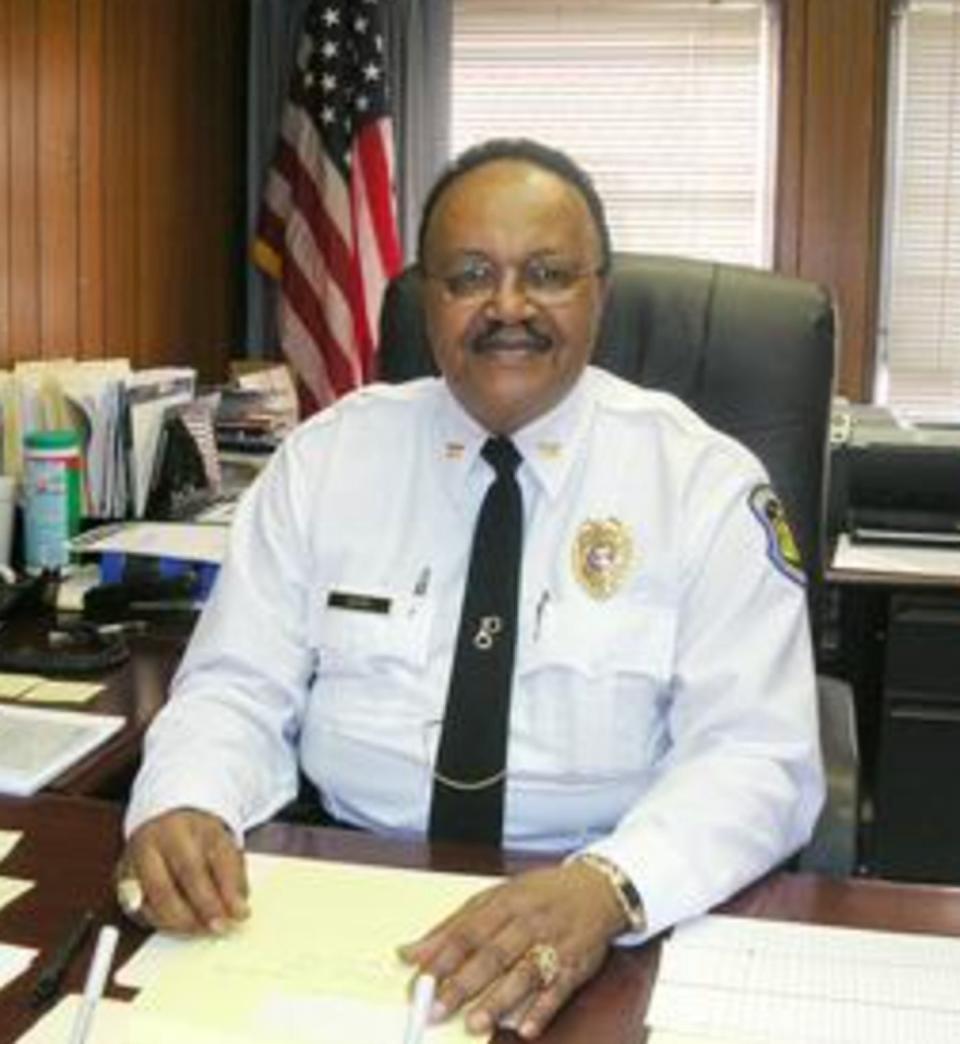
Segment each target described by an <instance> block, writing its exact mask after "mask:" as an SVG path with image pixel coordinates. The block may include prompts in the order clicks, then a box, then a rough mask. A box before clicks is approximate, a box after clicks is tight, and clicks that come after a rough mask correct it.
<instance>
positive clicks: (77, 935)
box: [30, 910, 95, 1007]
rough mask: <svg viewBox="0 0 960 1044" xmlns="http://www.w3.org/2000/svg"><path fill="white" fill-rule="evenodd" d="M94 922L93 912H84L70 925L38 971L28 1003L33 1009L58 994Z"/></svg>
mask: <svg viewBox="0 0 960 1044" xmlns="http://www.w3.org/2000/svg"><path fill="white" fill-rule="evenodd" d="M94 920H95V918H94V915H93V911H92V910H85V911H84V912H83V913H82V914H81V915H80V918H79V919H78V920H77V921H75V922H74V923H73V924H71V925H70V931H69V932H68V933H67V934H66V936H64V938H63V940H62V941H61V942H60V943H59V944H58V946H57V947H56V949H55V950H54V951H53V953H52V954H51V956H50V960H49V961H48V962H47V963H46V964H45V965H44V966H43V967H42V968H41V969H40V974H39V975H38V976H37V981H36V982H35V983H34V984H33V990H32V991H31V993H30V1003H31V1004H32V1005H33V1006H34V1007H39V1006H40V1005H41V1004H45V1003H46V1002H47V1001H48V1000H52V999H53V998H54V997H55V996H56V995H57V994H58V993H59V992H60V987H61V986H62V985H63V979H64V976H65V975H66V974H67V969H68V968H69V967H70V962H71V961H72V960H73V959H74V957H76V955H77V954H78V953H79V952H80V950H81V949H82V948H83V944H84V943H85V942H86V941H87V936H88V935H89V934H90V929H91V928H92V927H93V922H94Z"/></svg>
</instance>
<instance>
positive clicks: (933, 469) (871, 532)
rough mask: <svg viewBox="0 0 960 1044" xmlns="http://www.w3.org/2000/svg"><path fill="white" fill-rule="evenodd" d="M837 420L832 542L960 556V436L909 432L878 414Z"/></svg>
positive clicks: (854, 413) (854, 409)
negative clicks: (948, 550)
mask: <svg viewBox="0 0 960 1044" xmlns="http://www.w3.org/2000/svg"><path fill="white" fill-rule="evenodd" d="M834 412H835V415H834V422H833V425H832V438H831V460H830V475H831V478H830V495H829V498H828V515H829V517H828V526H829V528H830V531H831V535H836V534H837V533H839V532H846V533H848V534H849V536H850V539H851V540H853V541H855V542H857V541H859V542H868V541H871V542H881V543H902V544H916V545H928V546H943V547H957V548H960V428H953V427H948V426H941V427H934V426H923V425H914V424H910V423H908V422H905V421H903V420H901V419H899V418H898V417H897V416H896V414H894V413H893V412H892V411H890V410H889V409H886V408H885V407H882V406H858V405H851V404H843V403H841V404H840V405H839V406H838V407H837V408H835V411H834Z"/></svg>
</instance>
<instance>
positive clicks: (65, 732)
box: [0, 706, 124, 796]
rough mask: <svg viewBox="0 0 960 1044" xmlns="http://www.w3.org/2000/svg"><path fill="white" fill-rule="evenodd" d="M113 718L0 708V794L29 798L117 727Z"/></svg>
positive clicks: (119, 720)
mask: <svg viewBox="0 0 960 1044" xmlns="http://www.w3.org/2000/svg"><path fill="white" fill-rule="evenodd" d="M123 723H124V719H123V718H121V717H118V716H116V715H109V714H90V713H86V712H77V711H65V710H52V709H47V708H40V707H9V706H0V794H15V795H18V796H23V795H27V794H33V793H35V792H36V791H37V790H39V789H40V787H42V786H44V785H45V784H47V783H49V782H50V780H52V779H54V778H55V777H57V776H58V775H60V773H61V772H64V771H66V770H67V769H68V768H70V767H71V766H72V765H74V764H76V763H77V762H78V761H80V759H81V758H83V757H85V756H86V755H87V754H89V753H90V751H92V750H94V749H96V748H97V747H98V746H100V744H102V743H104V742H105V741H106V740H107V739H109V737H110V736H112V735H113V734H114V733H115V732H118V731H119V730H120V729H121V728H122V727H123Z"/></svg>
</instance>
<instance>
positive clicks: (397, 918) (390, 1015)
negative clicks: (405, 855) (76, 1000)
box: [130, 856, 498, 1044]
mask: <svg viewBox="0 0 960 1044" xmlns="http://www.w3.org/2000/svg"><path fill="white" fill-rule="evenodd" d="M261 860H262V862H263V863H265V864H266V866H265V867H264V872H263V873H262V874H261V873H260V872H259V871H258V873H257V875H256V880H255V883H254V887H253V892H252V896H251V905H252V914H251V917H250V919H249V920H248V921H246V922H245V923H244V924H242V925H241V926H239V927H238V928H237V929H236V930H235V931H234V932H232V933H231V934H230V935H229V936H227V937H225V938H204V939H197V940H194V941H192V942H191V943H190V944H189V945H186V946H183V947H182V948H180V949H179V950H178V951H177V952H176V953H175V954H172V955H171V956H170V958H169V959H168V960H167V961H166V962H165V963H164V965H163V967H162V970H161V971H160V972H159V973H158V975H157V977H156V978H155V979H152V980H151V981H150V982H149V984H148V985H147V987H146V989H144V990H143V991H142V993H141V994H140V995H139V997H138V998H137V1000H136V1001H135V1002H134V1005H133V1012H132V1016H133V1018H132V1020H131V1026H130V1041H131V1044H169V1042H170V1041H172V1040H175V1041H177V1044H201V1042H204V1044H205V1042H209V1041H213V1040H215V1041H217V1044H247V1042H250V1044H253V1042H256V1044H344V1041H350V1044H384V1042H387V1041H401V1040H402V1039H403V1031H404V1026H405V1022H406V1017H407V987H408V984H409V982H410V979H411V977H412V971H411V969H410V968H409V967H408V966H406V965H404V964H403V963H402V962H401V961H400V960H399V958H397V956H396V952H395V951H396V947H397V946H398V945H399V944H400V943H404V942H410V941H412V940H414V939H416V938H418V937H419V936H420V935H421V934H423V933H424V932H425V931H426V930H428V929H429V928H431V927H433V926H434V925H435V924H437V923H438V922H439V921H440V920H441V919H442V918H444V917H445V916H446V915H447V914H449V913H450V912H452V911H453V910H454V909H456V908H457V907H458V906H459V905H460V904H461V903H463V902H464V901H465V900H466V899H467V898H469V897H470V896H471V895H473V894H475V893H476V892H478V891H481V890H483V889H485V888H488V887H490V886H491V885H493V884H496V883H497V880H498V879H497V878H488V877H475V876H466V875H460V874H438V873H427V872H423V871H412V870H397V869H386V868H380V867H369V866H357V865H353V864H347V863H328V862H321V861H316V860H306V859H293V858H287V857H279V856H272V857H257V861H258V862H261ZM477 1041H478V1038H477V1037H473V1036H469V1035H468V1034H467V1032H466V1030H465V1028H464V1026H463V1023H462V1020H461V1019H459V1018H456V1019H454V1020H453V1021H451V1022H449V1023H446V1024H444V1025H442V1026H438V1027H432V1028H430V1029H429V1030H428V1032H427V1034H426V1037H425V1044H468V1042H469V1044H477Z"/></svg>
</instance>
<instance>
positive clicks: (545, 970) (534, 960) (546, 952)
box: [527, 943, 560, 990]
mask: <svg viewBox="0 0 960 1044" xmlns="http://www.w3.org/2000/svg"><path fill="white" fill-rule="evenodd" d="M527 959H528V960H529V961H530V963H531V964H532V965H533V966H534V968H535V969H536V971H537V975H539V976H540V987H541V989H544V990H546V989H549V988H550V987H551V986H552V985H553V984H554V983H555V982H556V981H557V976H558V975H559V974H560V954H559V953H557V948H556V946H551V945H550V943H534V944H533V946H531V947H530V949H529V950H527Z"/></svg>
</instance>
